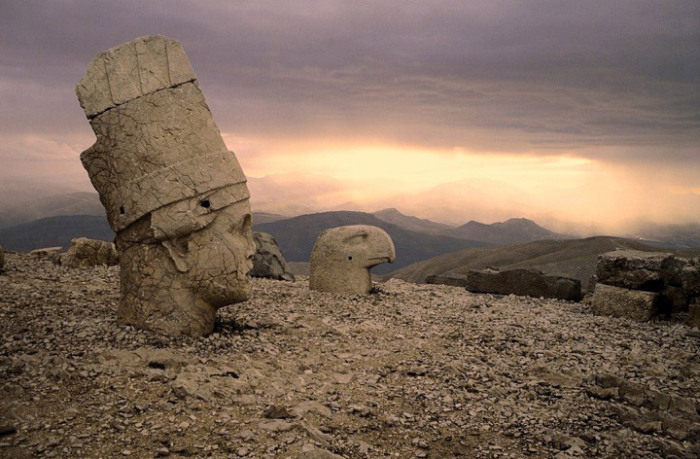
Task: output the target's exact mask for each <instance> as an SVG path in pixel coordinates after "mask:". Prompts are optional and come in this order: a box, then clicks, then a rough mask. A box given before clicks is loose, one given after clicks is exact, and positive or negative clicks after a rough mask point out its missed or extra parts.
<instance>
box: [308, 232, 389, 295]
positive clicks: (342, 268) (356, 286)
mask: <svg viewBox="0 0 700 459" xmlns="http://www.w3.org/2000/svg"><path fill="white" fill-rule="evenodd" d="M395 259H396V249H395V248H394V243H393V241H392V240H391V237H390V236H389V235H388V234H387V233H386V231H384V230H383V229H381V228H377V227H376V226H369V225H350V226H339V227H337V228H331V229H328V230H326V231H324V232H323V233H321V235H320V236H319V237H318V239H317V240H316V244H315V245H314V248H313V250H312V252H311V265H310V268H309V269H310V272H309V286H310V288H311V289H312V290H320V291H323V292H335V293H350V294H353V293H355V294H361V295H367V294H368V293H369V292H370V290H371V289H372V278H371V277H370V273H369V270H370V268H372V267H373V266H376V265H378V264H381V263H387V262H389V263H393V262H394V260H395Z"/></svg>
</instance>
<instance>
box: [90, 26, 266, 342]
mask: <svg viewBox="0 0 700 459" xmlns="http://www.w3.org/2000/svg"><path fill="white" fill-rule="evenodd" d="M76 94H77V96H78V99H79V101H80V105H81V106H82V107H83V108H84V110H85V114H86V116H87V118H88V119H89V121H90V125H91V127H92V129H93V131H94V132H95V135H96V137H97V140H96V142H95V144H94V145H93V146H92V147H90V148H89V149H88V150H86V151H84V152H83V153H82V155H81V161H82V163H83V166H84V167H85V169H87V171H88V174H89V176H90V180H91V181H92V184H93V186H94V187H95V189H96V190H97V192H98V193H99V195H100V200H101V201H102V204H103V205H104V206H105V209H106V211H107V220H108V221H109V223H110V226H111V227H112V229H113V230H114V231H115V232H116V233H117V235H116V239H115V241H116V246H117V250H118V252H119V259H120V261H119V263H120V267H121V270H120V276H121V279H120V280H121V300H120V304H119V309H118V311H117V316H118V318H119V320H120V321H121V322H123V323H127V324H133V325H135V326H137V327H141V328H145V329H149V330H154V331H158V332H162V333H166V334H173V335H178V334H186V335H191V336H200V335H204V334H208V333H210V332H211V331H212V330H213V328H214V322H215V318H216V310H217V309H218V308H220V307H223V306H225V305H228V304H232V303H236V302H240V301H245V300H246V299H247V298H248V296H249V294H250V280H249V278H248V276H247V273H248V272H249V271H250V268H251V265H252V263H251V259H252V256H253V253H254V244H253V239H252V230H251V215H250V205H249V202H248V198H249V194H248V188H247V186H246V178H245V175H244V174H243V171H242V170H241V167H240V165H239V164H238V161H237V160H236V157H235V155H234V154H233V153H232V152H230V151H228V150H227V148H226V145H225V144H224V142H223V139H222V138H221V135H220V134H219V130H218V128H217V127H216V124H215V123H214V119H213V117H212V115H211V112H210V111H209V107H208V106H207V104H206V102H205V100H204V95H203V94H202V92H201V90H200V88H199V85H198V83H197V80H196V76H195V74H194V72H193V71H192V68H191V67H190V64H189V61H188V59H187V56H186V55H185V53H184V51H183V49H182V45H181V44H180V43H178V42H177V41H175V40H171V39H168V38H166V37H162V36H149V37H142V38H138V39H136V40H134V41H132V42H130V43H125V44H122V45H120V46H117V47H115V48H112V49H109V50H107V51H105V52H103V53H101V54H99V55H98V56H97V57H95V59H94V60H93V62H92V63H91V64H90V66H89V67H88V70H87V73H86V75H85V77H84V78H83V79H82V80H81V81H80V83H79V84H78V86H77V87H76Z"/></svg>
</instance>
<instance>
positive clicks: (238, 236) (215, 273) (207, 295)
mask: <svg viewBox="0 0 700 459" xmlns="http://www.w3.org/2000/svg"><path fill="white" fill-rule="evenodd" d="M233 207H234V206H231V207H227V208H225V209H222V210H220V211H218V216H217V218H216V220H214V222H213V223H212V224H211V225H210V226H209V227H207V228H205V229H204V230H202V231H199V232H197V233H193V234H192V235H191V236H190V239H189V242H188V245H189V246H191V247H194V248H195V250H194V251H190V252H188V255H187V263H188V264H189V265H190V266H196V269H192V270H191V271H190V278H191V280H192V286H193V289H194V290H195V291H196V292H197V294H198V296H200V297H201V298H202V299H203V300H204V301H205V302H207V303H209V304H210V305H212V306H214V307H215V308H220V307H222V306H226V305H228V304H232V303H239V302H241V301H246V300H247V299H248V297H249V296H250V278H249V277H248V272H249V271H250V270H251V269H252V267H253V261H252V260H253V255H254V254H255V245H254V244H253V243H251V241H252V239H251V237H252V236H251V234H252V224H251V216H250V214H245V215H242V216H241V215H240V214H239V213H237V212H236V211H235V209H233Z"/></svg>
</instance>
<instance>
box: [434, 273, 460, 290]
mask: <svg viewBox="0 0 700 459" xmlns="http://www.w3.org/2000/svg"><path fill="white" fill-rule="evenodd" d="M425 283H426V284H441V285H451V286H452V287H466V286H467V278H466V277H465V276H445V275H440V274H431V275H430V276H427V277H426V278H425Z"/></svg>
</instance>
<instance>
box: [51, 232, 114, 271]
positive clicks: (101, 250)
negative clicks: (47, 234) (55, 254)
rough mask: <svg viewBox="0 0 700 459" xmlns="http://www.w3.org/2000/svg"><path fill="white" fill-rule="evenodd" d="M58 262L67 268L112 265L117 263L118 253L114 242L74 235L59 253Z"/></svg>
mask: <svg viewBox="0 0 700 459" xmlns="http://www.w3.org/2000/svg"><path fill="white" fill-rule="evenodd" d="M60 263H61V265H62V266H65V267H67V268H89V267H90V266H99V265H106V266H113V265H116V264H118V263H119V254H118V253H117V248H116V247H115V246H114V243H112V242H107V241H100V240H97V239H89V238H86V237H76V238H73V239H72V240H71V241H70V247H68V250H66V253H64V254H62V255H61V258H60Z"/></svg>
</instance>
